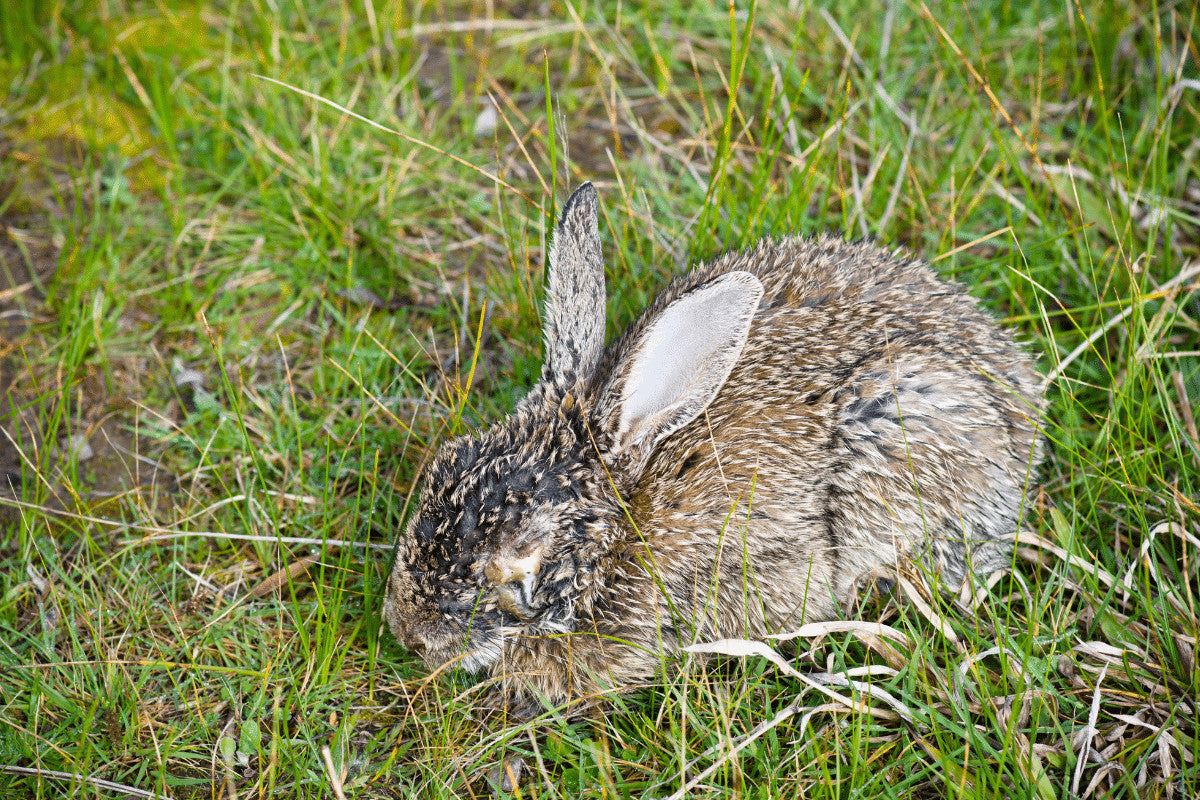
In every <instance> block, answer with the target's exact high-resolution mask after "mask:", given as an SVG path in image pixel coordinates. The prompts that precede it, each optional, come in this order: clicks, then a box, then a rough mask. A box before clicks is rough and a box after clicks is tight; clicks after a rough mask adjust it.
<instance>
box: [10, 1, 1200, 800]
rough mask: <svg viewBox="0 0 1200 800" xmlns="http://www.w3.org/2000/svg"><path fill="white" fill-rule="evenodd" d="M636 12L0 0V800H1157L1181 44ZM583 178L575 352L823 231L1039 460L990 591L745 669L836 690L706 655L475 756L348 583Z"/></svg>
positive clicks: (1170, 491)
mask: <svg viewBox="0 0 1200 800" xmlns="http://www.w3.org/2000/svg"><path fill="white" fill-rule="evenodd" d="M927 3H928V4H927ZM648 5H649V4H648ZM635 6H636V4H626V3H614V2H607V1H606V0H602V1H601V2H596V3H591V4H567V3H551V4H549V5H548V6H547V8H548V9H549V11H548V12H546V11H545V10H543V9H542V8H541V7H531V6H527V5H525V4H521V3H471V2H458V1H457V0H449V2H441V3H432V4H421V3H417V4H409V3H393V2H384V0H368V1H367V2H365V3H348V2H336V1H333V0H331V2H329V3H325V4H315V3H314V4H311V5H309V6H303V5H299V4H293V3H266V2H261V0H244V1H243V2H234V3H225V4H220V6H218V7H210V6H208V5H203V4H195V3H187V2H175V1H174V0H171V1H170V2H164V3H140V2H127V1H126V0H116V2H106V3H98V4H93V3H87V2H82V0H80V1H79V2H72V1H70V0H60V1H59V2H56V3H49V4H47V3H37V2H34V0H13V2H10V3H8V4H7V5H6V6H5V13H4V14H3V15H2V21H0V47H2V50H0V91H3V92H5V95H4V100H3V102H2V103H0V154H2V156H3V157H2V158H0V223H3V231H2V232H3V236H2V237H0V256H2V257H3V261H2V262H0V263H2V265H3V266H2V271H0V393H2V397H0V471H3V472H4V473H5V475H6V476H7V478H8V481H7V484H6V485H5V488H6V489H7V492H6V493H4V494H0V794H3V795H4V796H6V797H58V796H61V795H62V794H64V793H69V794H72V795H76V796H81V797H118V796H139V797H149V796H170V797H194V798H199V797H229V798H232V797H258V796H270V797H274V796H296V797H316V796H321V797H329V796H341V795H342V794H344V796H346V797H381V796H388V797H390V796H408V795H410V794H411V795H416V796H423V797H448V796H481V795H482V796H486V795H488V794H489V793H490V792H491V790H490V789H489V788H488V784H487V776H488V774H489V772H494V771H495V770H496V769H497V768H498V767H499V766H502V765H503V764H509V765H513V764H516V763H517V760H518V759H521V763H523V764H525V765H526V767H527V770H526V773H525V775H524V776H523V778H522V780H521V783H520V786H519V788H518V789H517V790H516V791H514V792H512V793H511V794H512V795H513V796H521V797H550V798H554V797H576V796H579V797H642V796H650V797H659V796H665V795H674V796H688V797H693V796H695V797H710V796H712V797H715V796H737V797H784V796H798V795H803V796H805V797H813V798H821V797H838V798H846V797H930V796H939V797H941V796H952V797H963V798H976V797H1001V796H1002V797H1038V798H1060V797H1061V798H1066V797H1071V796H1084V797H1100V796H1114V797H1163V798H1173V797H1177V798H1187V797H1196V796H1198V795H1200V765H1198V764H1197V756H1196V753H1197V752H1200V709H1198V708H1197V702H1196V698H1197V697H1200V678H1198V677H1197V676H1198V674H1200V673H1198V672H1197V669H1196V655H1195V654H1196V646H1197V637H1200V613H1198V610H1197V592H1198V591H1200V581H1198V561H1200V508H1198V505H1197V504H1198V503H1200V441H1198V439H1197V433H1196V411H1195V408H1196V405H1197V403H1198V402H1200V321H1198V320H1200V294H1198V293H1197V264H1198V263H1200V262H1198V260H1197V259H1200V146H1198V145H1197V141H1200V90H1198V89H1197V86H1198V85H1200V84H1197V80H1200V73H1198V71H1197V64H1198V63H1200V44H1198V42H1197V32H1198V30H1200V29H1198V25H1197V18H1196V12H1195V10H1194V9H1193V8H1192V7H1191V6H1190V5H1189V4H1186V3H1163V4H1158V5H1153V6H1151V7H1148V8H1146V7H1143V6H1144V4H1141V3H1134V2H1130V1H1129V0H1109V2H1103V3H1102V2H1097V1H1096V0H1079V2H1077V3H1072V4H1068V5H1063V4H1061V3H1041V2H1035V3H1032V4H1024V3H1008V2H1001V1H1000V0H989V1H986V2H980V3H973V4H970V5H962V4H949V3H938V2H932V3H930V2H929V0H926V2H920V1H918V2H916V3H906V4H887V3H882V2H877V3H868V4H866V5H864V6H863V7H862V8H860V9H857V10H856V11H855V12H854V13H847V12H846V11H845V10H844V8H843V7H842V6H840V5H839V4H828V5H820V4H816V3H811V2H795V3H791V4H782V3H779V4H775V3H770V4H766V3H764V4H759V5H758V6H757V7H749V6H746V7H742V6H740V5H739V6H738V8H737V9H736V10H731V9H730V8H729V7H727V6H726V5H724V4H719V5H718V6H709V5H706V4H681V3H660V4H653V8H636V7H635ZM258 76H265V78H270V79H273V80H275V81H281V82H284V83H286V84H288V85H290V86H293V87H296V89H298V90H302V91H296V90H289V89H287V88H285V87H284V86H281V85H280V84H279V83H276V82H272V80H266V79H264V78H263V77H258ZM305 93H311V94H312V95H316V96H319V97H321V98H326V99H328V100H329V101H331V102H333V103H336V104H339V105H341V106H344V107H346V108H349V109H352V110H353V111H354V112H355V113H356V114H358V115H361V116H362V117H364V118H366V119H368V120H371V121H373V122H375V123H378V124H379V125H382V126H384V127H386V128H389V129H391V130H392V131H393V132H391V133H389V132H385V131H382V130H380V129H378V128H376V127H372V126H371V125H368V124H366V123H365V122H363V121H361V120H359V119H357V118H355V117H353V116H350V115H348V114H346V113H342V112H339V111H337V110H336V109H335V108H332V107H330V106H329V105H327V104H323V103H321V102H318V101H316V100H314V99H312V97H311V96H309V95H308V94H305ZM488 98H490V99H488ZM488 102H490V103H494V107H495V110H496V126H495V128H494V130H489V126H488V125H487V124H483V123H486V122H487V115H486V114H484V113H483V111H484V109H485V105H484V103H488ZM477 129H478V130H477ZM584 179H591V180H593V181H595V182H597V184H598V186H599V188H600V191H601V197H602V203H603V211H602V213H603V220H602V230H603V233H604V234H605V244H606V248H607V255H608V265H609V273H608V277H609V285H610V291H611V293H612V294H613V300H612V302H611V303H610V330H615V329H617V328H618V327H619V326H621V325H623V324H625V323H627V322H628V321H630V320H631V319H632V318H633V316H634V315H635V314H636V312H637V310H638V309H640V308H641V307H643V306H644V304H645V303H646V302H647V301H648V300H649V299H650V298H651V297H653V295H654V294H655V293H656V292H657V291H658V289H659V288H660V287H661V286H662V285H663V284H664V282H665V280H666V279H667V277H668V276H669V275H671V274H672V273H674V272H675V271H677V270H678V269H680V268H682V267H683V266H685V265H686V264H687V263H688V262H690V261H692V260H694V259H697V258H703V257H706V256H709V255H712V254H713V253H715V252H717V251H719V250H721V249H723V248H728V247H735V246H739V245H742V244H745V243H747V242H750V241H752V240H753V239H755V238H756V237H758V236H760V235H762V234H764V233H771V232H783V231H802V232H815V231H818V230H823V229H832V230H839V231H845V232H847V234H848V235H850V236H853V237H863V236H866V237H876V238H878V239H879V240H881V241H883V242H887V243H889V244H895V245H901V246H904V247H907V248H909V249H910V250H912V251H914V252H916V253H919V254H921V255H923V256H925V257H927V258H930V259H931V260H936V265H937V267H938V269H939V270H940V271H942V272H943V274H945V275H946V276H948V277H951V278H954V279H957V280H959V281H962V282H964V283H966V284H968V285H969V286H970V287H971V290H972V292H973V293H974V294H975V295H977V296H978V297H980V298H981V300H982V302H983V303H984V304H985V305H986V306H987V307H989V308H990V309H992V310H993V311H995V312H996V313H997V314H998V315H999V316H1001V317H1004V318H1005V320H1006V324H1009V325H1012V326H1013V327H1015V328H1016V329H1017V330H1018V331H1019V332H1020V335H1021V336H1022V337H1024V338H1025V339H1026V340H1028V341H1029V342H1030V344H1031V348H1032V349H1033V350H1035V351H1036V352H1038V353H1039V354H1041V356H1040V367H1041V369H1042V371H1043V372H1044V373H1045V374H1047V375H1048V376H1050V378H1051V380H1050V381H1049V385H1048V390H1047V392H1048V400H1049V406H1048V411H1047V419H1046V433H1047V438H1048V440H1049V444H1050V447H1049V455H1048V458H1047V461H1046V463H1045V465H1044V467H1043V468H1042V471H1041V479H1040V482H1039V483H1040V488H1039V489H1038V491H1037V492H1036V493H1035V494H1034V495H1032V496H1031V503H1030V506H1031V507H1030V510H1029V515H1028V528H1029V532H1028V533H1027V534H1026V535H1025V537H1026V538H1025V539H1024V540H1023V541H1024V544H1023V545H1022V546H1021V547H1020V548H1019V549H1018V557H1017V559H1016V563H1015V565H1014V569H1013V570H1012V572H1011V574H1008V575H1005V576H1003V577H1002V578H1001V579H1000V580H999V581H998V582H997V583H995V584H994V585H992V586H991V587H990V589H989V590H988V591H987V592H986V593H984V595H983V596H982V597H980V598H978V599H977V600H976V601H973V602H966V603H963V602H958V601H956V600H955V598H949V597H942V596H932V597H929V598H927V599H926V600H925V601H921V599H920V597H919V590H917V589H912V590H910V591H899V592H897V593H896V594H895V595H893V596H889V597H885V598H882V599H875V600H868V601H866V605H865V606H864V607H863V608H862V609H860V611H859V615H858V616H860V617H861V618H862V619H867V620H874V619H878V620H881V621H883V622H884V623H886V624H887V625H888V626H890V627H889V630H890V631H894V633H891V634H889V635H888V636H882V637H881V636H879V635H867V634H864V633H863V632H862V630H861V629H856V630H851V631H840V632H838V631H827V632H825V633H822V634H820V635H815V636H812V637H805V638H803V639H801V640H799V641H798V643H796V646H795V649H794V651H788V650H786V649H785V650H784V652H785V653H786V654H787V655H788V658H789V659H790V660H789V662H788V663H789V664H790V666H791V667H792V668H794V669H796V670H799V671H800V672H801V673H802V674H804V675H808V676H820V675H823V674H826V673H828V674H830V675H833V676H835V677H834V678H830V679H828V680H830V681H832V683H830V684H829V686H827V687H826V688H829V689H831V690H832V691H834V692H835V693H836V694H837V695H839V696H840V697H841V698H842V699H840V700H839V699H831V698H830V697H828V696H826V695H824V694H821V693H819V692H818V691H815V690H812V689H809V688H806V687H807V684H806V683H805V682H804V681H803V680H801V679H797V678H795V677H794V676H791V675H789V674H788V673H786V672H784V671H781V670H780V669H779V668H778V667H776V666H775V665H773V664H772V663H771V662H770V661H769V660H766V659H764V658H762V657H757V656H755V657H746V658H744V659H743V658H730V659H728V660H723V661H717V662H713V663H710V664H709V665H707V666H704V665H699V664H690V663H678V664H677V663H672V664H670V665H669V669H668V670H667V674H665V675H664V676H663V678H662V680H661V681H659V682H657V683H656V684H655V685H653V686H648V687H647V688H645V689H643V690H641V691H638V692H636V693H633V694H631V695H628V696H623V697H621V698H618V699H617V701H616V703H617V711H618V713H614V714H611V715H608V716H606V717H605V718H603V719H598V720H586V721H582V722H572V723H566V722H561V721H555V720H554V719H553V718H552V717H551V718H548V719H545V720H543V721H542V724H541V725H540V726H538V727H537V728H536V729H534V728H532V727H530V726H525V727H513V728H502V727H496V726H491V725H486V724H480V723H479V722H478V721H477V717H478V715H477V713H476V711H475V708H474V706H473V702H474V700H475V694H474V693H473V692H472V691H471V688H472V686H471V683H470V681H469V680H466V679H464V678H463V676H455V675H449V676H440V677H437V678H434V679H432V680H431V679H429V678H428V676H427V674H426V673H425V672H424V670H423V669H422V668H421V666H420V664H419V662H418V661H417V660H416V659H414V658H413V657H411V656H410V655H408V654H407V653H406V652H404V651H403V649H402V648H401V647H400V646H399V645H398V644H397V643H396V642H395V640H394V639H393V638H392V637H391V636H390V634H388V633H387V632H386V631H383V630H381V629H380V620H379V605H380V599H381V598H380V592H381V586H382V581H383V579H384V577H385V575H386V572H387V568H388V549H387V544H388V542H390V541H391V540H392V538H393V536H394V534H395V531H396V530H397V528H398V526H399V525H400V522H401V519H402V518H403V515H404V508H405V505H406V500H407V499H408V497H409V496H410V492H411V489H412V484H413V481H414V480H415V475H416V474H417V471H418V469H419V466H420V464H421V462H422V459H423V458H424V457H425V456H426V455H427V454H428V453H429V452H431V450H432V449H434V448H435V447H436V445H437V443H438V442H440V441H441V440H443V439H444V438H446V437H447V436H449V435H451V434H453V433H455V432H456V431H460V430H464V429H466V428H467V427H469V426H472V425H476V424H479V423H481V422H486V421H489V420H493V419H496V418H498V417H499V416H501V415H503V414H504V413H505V412H506V411H507V410H508V409H510V408H511V406H512V404H513V403H514V402H515V400H516V399H517V398H518V397H520V396H521V395H522V394H523V392H524V391H525V390H526V389H527V388H528V386H529V385H531V383H532V382H533V380H535V378H536V375H537V372H538V369H539V365H540V357H541V356H540V336H539V333H538V324H537V305H538V298H539V289H540V285H541V278H542V263H543V262H542V259H543V254H544V245H545V242H546V233H547V230H548V225H549V223H550V221H551V220H552V219H553V214H554V210H555V208H556V205H557V204H559V203H561V201H562V199H563V198H565V196H566V195H565V193H566V192H567V191H569V189H570V188H572V187H573V186H575V185H576V184H577V183H579V182H580V181H581V180H584ZM839 675H840V676H843V677H842V678H840V679H839V678H837V677H836V676H839ZM846 676H849V677H848V678H847V677H846ZM810 679H813V680H815V679H817V678H810ZM839 680H841V681H842V682H841V683H838V681H839ZM846 680H852V681H854V682H855V683H854V684H853V685H847V684H846V683H845V681H846ZM859 701H861V702H863V703H865V704H866V706H868V707H869V709H870V711H864V710H862V708H861V707H860V706H859V705H858V702H859Z"/></svg>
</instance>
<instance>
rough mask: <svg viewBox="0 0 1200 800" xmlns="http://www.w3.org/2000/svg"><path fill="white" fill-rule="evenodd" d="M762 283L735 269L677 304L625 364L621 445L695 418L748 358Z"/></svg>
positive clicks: (647, 440) (648, 440)
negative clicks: (741, 360) (745, 356)
mask: <svg viewBox="0 0 1200 800" xmlns="http://www.w3.org/2000/svg"><path fill="white" fill-rule="evenodd" d="M762 294H763V287H762V284H761V283H760V282H759V280H758V278H756V277H754V276H753V275H751V274H750V273H749V272H730V273H727V274H725V275H722V276H720V277H718V278H716V279H714V280H712V281H709V282H708V283H706V284H704V285H703V286H700V287H699V288H697V289H694V290H692V291H691V292H689V293H688V294H686V295H684V296H683V297H681V298H679V299H678V300H676V301H675V302H673V303H671V304H670V305H669V306H667V307H666V309H664V310H663V311H662V313H661V314H659V316H658V318H657V319H656V320H654V322H653V323H651V325H650V327H649V328H647V330H646V332H645V333H644V334H643V336H642V338H641V341H639V342H638V344H637V345H636V347H635V349H634V352H633V353H632V355H631V356H629V357H628V359H627V360H626V362H625V363H624V364H622V365H621V367H619V368H618V374H619V375H620V376H622V377H623V379H624V380H623V384H622V386H621V397H620V400H619V404H620V416H619V419H618V424H617V441H618V447H620V448H625V447H643V448H650V449H652V448H653V447H654V446H655V445H657V444H658V442H660V441H662V439H664V438H665V437H666V436H668V435H670V434H671V433H672V432H674V431H676V430H678V429H679V428H681V427H683V426H684V425H686V424H687V423H689V422H691V421H692V420H693V419H695V418H696V416H697V415H699V414H700V412H702V411H703V410H704V409H705V408H706V407H707V406H708V404H709V403H710V402H712V399H713V398H714V397H716V395H717V392H718V391H720V389H721V387H722V386H723V385H724V383H725V380H726V378H728V377H729V373H730V372H731V371H732V370H733V366H734V364H736V363H737V360H738V358H739V357H740V356H741V353H742V348H743V347H745V345H746V339H747V337H748V336H749V333H750V323H751V321H752V320H753V319H754V313H755V311H756V310H757V308H758V301H759V300H760V299H761V298H762Z"/></svg>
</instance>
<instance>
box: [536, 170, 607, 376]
mask: <svg viewBox="0 0 1200 800" xmlns="http://www.w3.org/2000/svg"><path fill="white" fill-rule="evenodd" d="M598 215H599V200H598V198H597V196H596V189H595V187H593V186H592V184H590V183H585V184H583V185H582V186H580V187H579V188H578V189H576V190H575V191H574V192H573V193H572V194H571V196H570V197H569V198H567V202H566V205H564V206H563V210H562V215H561V216H560V217H559V219H558V227H557V228H556V229H555V231H554V240H553V242H552V244H551V246H550V271H549V274H548V276H547V281H546V303H545V307H544V309H543V311H542V326H543V330H544V335H545V337H546V358H545V362H544V363H543V364H542V380H550V381H554V382H555V383H557V384H559V385H562V386H566V385H570V384H571V383H573V382H574V381H576V380H586V379H587V378H588V377H590V376H591V374H592V371H593V370H594V369H595V368H596V363H597V362H598V361H599V360H600V354H601V352H602V351H603V350H604V301H605V297H604V261H603V258H602V257H601V253H600V228H599V220H598Z"/></svg>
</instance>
